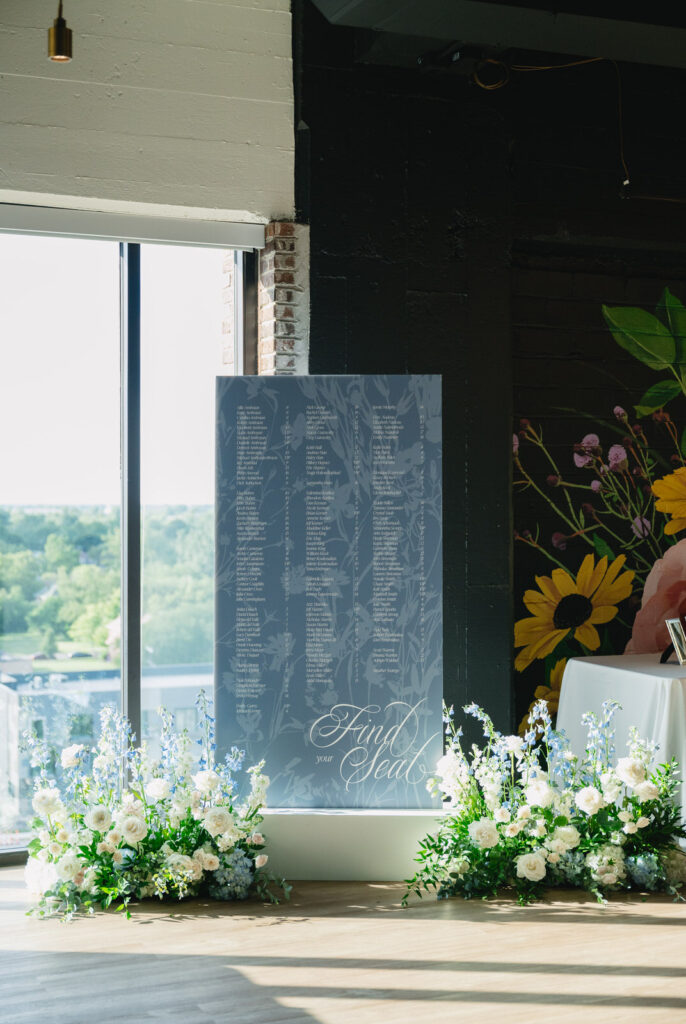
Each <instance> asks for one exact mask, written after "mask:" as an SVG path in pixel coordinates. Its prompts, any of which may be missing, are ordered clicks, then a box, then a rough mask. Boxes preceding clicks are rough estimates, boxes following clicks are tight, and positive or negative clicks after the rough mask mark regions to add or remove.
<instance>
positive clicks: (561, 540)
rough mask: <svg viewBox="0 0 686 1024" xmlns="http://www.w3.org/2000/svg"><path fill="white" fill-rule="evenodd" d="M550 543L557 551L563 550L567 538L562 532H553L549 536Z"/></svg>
mask: <svg viewBox="0 0 686 1024" xmlns="http://www.w3.org/2000/svg"><path fill="white" fill-rule="evenodd" d="M550 543H551V544H552V545H553V547H554V548H557V550H558V551H565V550H566V548H567V538H566V537H565V535H564V533H554V534H553V535H552V537H551V538H550Z"/></svg>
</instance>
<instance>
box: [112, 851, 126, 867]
mask: <svg viewBox="0 0 686 1024" xmlns="http://www.w3.org/2000/svg"><path fill="white" fill-rule="evenodd" d="M123 860H124V854H123V852H122V851H121V850H113V851H112V863H113V864H121V863H122V861H123Z"/></svg>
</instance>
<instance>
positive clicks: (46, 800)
mask: <svg viewBox="0 0 686 1024" xmlns="http://www.w3.org/2000/svg"><path fill="white" fill-rule="evenodd" d="M31 804H32V806H33V809H34V811H35V812H36V814H40V815H41V817H49V815H51V814H56V813H57V812H58V811H59V810H61V808H62V800H61V798H60V791H59V789H57V788H56V787H55V786H48V787H47V788H46V789H38V790H36V792H35V793H34V794H33V800H32V801H31Z"/></svg>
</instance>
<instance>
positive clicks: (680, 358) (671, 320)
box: [655, 288, 686, 371]
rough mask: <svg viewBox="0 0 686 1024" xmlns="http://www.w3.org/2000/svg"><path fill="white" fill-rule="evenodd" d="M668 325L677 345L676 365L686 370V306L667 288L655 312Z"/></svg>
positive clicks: (681, 369)
mask: <svg viewBox="0 0 686 1024" xmlns="http://www.w3.org/2000/svg"><path fill="white" fill-rule="evenodd" d="M655 312H656V313H657V315H658V316H660V317H661V319H662V320H664V322H665V323H666V324H667V326H668V327H669V329H670V331H671V332H672V335H673V336H674V342H675V345H676V357H675V360H674V363H675V365H676V366H677V367H678V369H679V370H680V371H683V370H684V369H686V306H684V304H683V302H681V301H680V300H679V299H677V297H676V295H672V293H671V292H670V290H669V288H665V290H664V291H663V293H662V297H661V299H660V301H659V303H658V305H657V309H656V311H655Z"/></svg>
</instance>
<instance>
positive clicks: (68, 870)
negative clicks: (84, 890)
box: [55, 851, 81, 882]
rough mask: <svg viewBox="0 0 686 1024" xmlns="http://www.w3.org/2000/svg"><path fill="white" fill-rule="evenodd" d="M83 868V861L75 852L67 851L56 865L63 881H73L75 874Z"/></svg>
mask: <svg viewBox="0 0 686 1024" xmlns="http://www.w3.org/2000/svg"><path fill="white" fill-rule="evenodd" d="M80 868H81V861H80V860H79V858H78V857H77V856H76V854H75V853H73V852H71V851H70V852H69V853H65V855H64V857H60V859H59V860H58V861H57V864H56V865H55V870H56V871H57V874H58V875H59V877H60V878H61V879H62V881H63V882H71V881H72V879H73V878H74V876H75V875H77V874H78V872H79V870H80Z"/></svg>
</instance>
